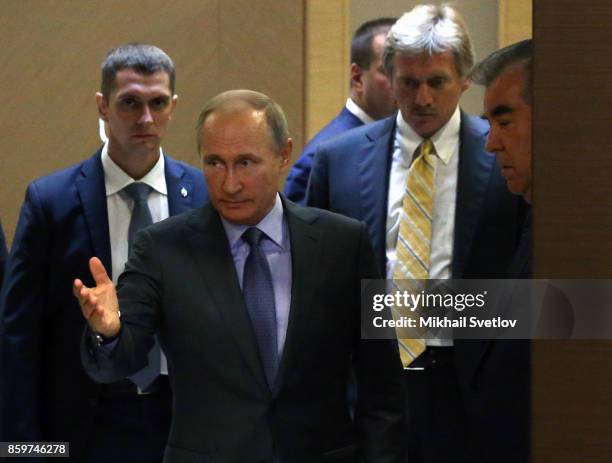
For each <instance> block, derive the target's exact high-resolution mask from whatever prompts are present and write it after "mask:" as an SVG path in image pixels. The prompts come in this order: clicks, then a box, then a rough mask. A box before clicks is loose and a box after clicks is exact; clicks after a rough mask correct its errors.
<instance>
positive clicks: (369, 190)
mask: <svg viewBox="0 0 612 463" xmlns="http://www.w3.org/2000/svg"><path fill="white" fill-rule="evenodd" d="M395 118H396V116H392V117H389V118H388V119H387V120H386V121H385V123H384V124H382V125H377V126H375V127H373V128H372V129H371V130H370V131H368V132H367V133H366V137H367V139H368V143H367V144H365V145H364V146H363V148H362V151H363V156H361V162H360V163H359V179H360V188H359V190H360V194H361V204H362V211H361V215H360V217H362V218H363V220H364V221H365V222H366V224H367V225H368V228H369V229H370V230H372V243H373V246H374V249H375V251H376V255H377V256H379V257H380V256H383V261H382V267H381V269H384V268H385V266H384V256H385V246H386V245H385V236H386V227H387V196H388V190H389V172H390V170H391V168H390V162H391V158H392V156H393V139H394V134H395ZM379 264H381V262H380V261H379Z"/></svg>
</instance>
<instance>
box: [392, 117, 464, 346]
mask: <svg viewBox="0 0 612 463" xmlns="http://www.w3.org/2000/svg"><path fill="white" fill-rule="evenodd" d="M460 126H461V113H460V110H459V107H457V108H456V109H455V112H454V113H453V115H452V116H451V118H450V119H449V120H448V122H447V123H446V124H445V125H444V126H442V127H441V128H440V130H438V131H437V132H436V133H435V134H434V135H433V136H432V137H431V141H432V142H433V144H434V147H435V149H436V153H437V155H438V158H439V159H438V165H437V168H436V175H435V180H434V182H435V193H434V205H433V218H432V237H431V254H430V258H429V278H430V279H448V278H451V276H452V274H451V264H452V259H453V242H454V231H455V206H456V201H457V174H458V167H459V143H460V141H459V129H460ZM423 140H424V139H423V138H421V137H420V136H419V135H418V134H417V133H416V132H415V131H414V130H413V129H412V128H411V127H410V126H409V125H408V124H407V123H406V122H405V121H404V119H403V118H402V114H401V112H398V113H397V129H396V132H395V141H394V144H393V159H392V161H391V173H390V176H389V192H388V195H389V196H388V210H387V227H386V254H387V268H386V273H387V278H393V269H394V267H395V263H396V261H397V256H396V244H397V237H398V234H399V224H400V216H401V212H402V200H403V198H404V190H405V188H406V176H407V175H408V169H409V168H410V164H411V163H412V159H413V157H414V153H415V151H416V149H417V148H418V147H419V145H420V144H421V143H422V142H423ZM427 345H436V346H441V345H445V346H448V345H452V340H444V339H440V340H437V339H428V340H427Z"/></svg>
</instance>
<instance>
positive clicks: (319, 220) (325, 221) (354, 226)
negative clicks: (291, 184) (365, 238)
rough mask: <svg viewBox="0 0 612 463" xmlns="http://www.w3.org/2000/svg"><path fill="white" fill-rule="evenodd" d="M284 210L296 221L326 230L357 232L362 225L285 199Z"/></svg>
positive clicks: (324, 210) (345, 217)
mask: <svg viewBox="0 0 612 463" xmlns="http://www.w3.org/2000/svg"><path fill="white" fill-rule="evenodd" d="M284 204H285V208H286V211H287V214H290V215H292V216H294V217H297V218H298V219H301V220H304V221H306V222H309V223H312V224H313V225H314V226H317V227H322V228H324V229H325V228H327V229H331V228H334V229H344V230H347V231H350V230H353V231H359V230H361V229H362V228H363V227H364V225H363V224H362V223H361V222H359V221H358V220H355V219H353V218H350V217H347V216H345V215H342V214H337V213H335V212H331V211H328V210H326V209H319V208H318V207H306V206H300V205H297V204H295V203H292V202H290V201H287V200H286V199H285V203H284Z"/></svg>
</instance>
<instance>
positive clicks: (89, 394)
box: [0, 43, 207, 463]
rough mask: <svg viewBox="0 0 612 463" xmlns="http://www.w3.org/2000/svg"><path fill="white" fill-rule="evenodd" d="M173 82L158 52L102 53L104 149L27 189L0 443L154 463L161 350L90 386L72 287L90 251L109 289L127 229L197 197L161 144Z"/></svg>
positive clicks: (162, 377) (140, 47)
mask: <svg viewBox="0 0 612 463" xmlns="http://www.w3.org/2000/svg"><path fill="white" fill-rule="evenodd" d="M174 81H175V69H174V63H173V62H172V60H171V59H170V57H168V55H167V54H166V53H165V52H164V51H163V50H161V49H159V48H157V47H155V46H152V45H145V44H138V43H130V44H127V45H123V46H120V47H118V48H115V49H113V50H112V51H111V52H110V53H109V54H108V55H107V56H106V58H105V60H104V62H103V63H102V81H101V91H100V92H99V93H97V94H96V104H97V107H98V113H99V117H100V118H101V119H102V120H103V121H105V123H106V124H107V129H108V142H107V143H105V144H104V146H103V147H102V148H101V149H99V150H98V151H96V153H95V154H94V155H93V156H92V157H90V158H89V159H86V160H85V161H82V162H80V163H78V164H76V165H73V166H71V167H68V168H66V169H63V170H61V171H58V172H55V173H52V174H50V175H47V176H45V177H42V178H39V179H37V180H35V181H34V182H32V183H31V184H30V185H29V186H28V188H27V191H26V196H25V201H24V203H23V206H22V208H21V214H20V218H19V223H18V225H17V231H16V233H15V239H14V242H13V247H12V248H13V252H12V254H11V257H10V259H9V263H8V267H7V273H6V277H5V284H4V287H3V291H2V297H1V301H0V303H1V306H0V310H1V323H2V325H1V330H2V337H1V344H0V351H1V352H0V353H1V357H0V360H1V361H0V366H1V371H0V378H1V388H2V396H1V399H2V401H1V404H0V405H1V407H0V409H1V410H2V416H1V420H2V430H3V435H2V438H1V439H0V440H3V441H68V442H69V444H70V457H71V461H74V462H84V463H85V462H86V463H97V462H108V461H113V462H116V463H119V462H125V463H133V462H151V463H153V462H159V461H161V459H162V454H163V449H164V446H165V443H166V440H167V436H168V429H169V425H170V419H171V416H170V415H171V395H170V389H169V385H168V380H167V365H166V361H165V357H164V356H163V353H161V352H160V350H159V347H158V346H157V347H155V346H154V347H153V348H152V349H151V351H150V358H149V363H148V365H147V366H146V367H144V368H143V369H142V370H141V371H140V372H138V373H137V374H135V375H133V376H132V377H130V378H129V379H123V380H121V381H117V382H115V383H113V384H107V385H104V386H102V385H99V384H96V383H95V382H93V381H92V380H91V379H90V378H89V377H88V376H87V375H86V374H85V372H84V370H83V367H82V366H81V362H80V356H79V344H80V339H81V336H82V332H83V327H84V325H85V322H84V320H83V317H82V316H81V315H80V313H79V309H78V304H76V301H75V299H74V296H73V295H72V289H71V282H72V279H73V278H74V275H75V274H81V275H85V274H86V273H87V262H88V259H89V257H90V256H91V255H92V254H95V255H98V256H100V259H101V260H102V262H104V264H105V265H106V267H107V268H108V269H109V272H110V274H111V275H112V278H113V280H115V281H116V279H117V278H118V276H119V274H120V273H121V272H122V271H123V268H124V264H125V261H126V260H127V257H128V252H129V247H130V245H131V239H132V237H133V235H134V233H135V232H136V231H137V229H139V228H141V227H144V226H146V225H147V224H150V223H151V222H156V221H159V220H162V219H165V218H166V217H168V216H171V215H175V214H178V213H180V212H183V211H186V210H188V209H191V208H194V207H198V206H200V205H202V204H203V203H204V201H205V199H206V198H207V192H206V187H205V185H204V181H203V177H202V174H201V172H200V171H198V170H197V169H194V168H193V167H190V166H188V165H187V164H184V163H182V162H178V161H175V160H173V159H172V158H170V157H169V156H167V155H165V154H164V153H163V152H162V149H161V146H160V145H161V142H162V140H163V138H164V135H165V133H166V128H167V125H168V123H169V122H170V120H171V118H172V113H173V110H174V107H175V105H176V102H177V98H178V97H177V95H176V94H175V92H174ZM160 373H161V374H160ZM118 379H119V378H118Z"/></svg>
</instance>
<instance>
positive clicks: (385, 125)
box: [319, 115, 396, 151]
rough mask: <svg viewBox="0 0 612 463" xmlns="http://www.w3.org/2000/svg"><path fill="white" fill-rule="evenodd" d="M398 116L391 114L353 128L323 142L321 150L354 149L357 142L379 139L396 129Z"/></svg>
mask: <svg viewBox="0 0 612 463" xmlns="http://www.w3.org/2000/svg"><path fill="white" fill-rule="evenodd" d="M395 118H396V116H395V115H393V116H390V117H387V118H385V119H381V120H379V121H375V122H372V123H370V124H365V125H362V126H360V127H356V128H354V129H351V130H349V131H347V132H345V133H343V134H340V135H338V136H337V137H334V138H333V139H330V140H327V141H324V142H323V143H321V145H319V146H320V149H319V150H320V151H336V150H338V151H340V150H347V149H348V150H350V149H351V148H353V149H354V147H355V144H363V143H367V142H372V141H376V140H377V139H379V138H381V137H384V136H389V135H390V134H391V133H392V132H393V130H394V129H395Z"/></svg>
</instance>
